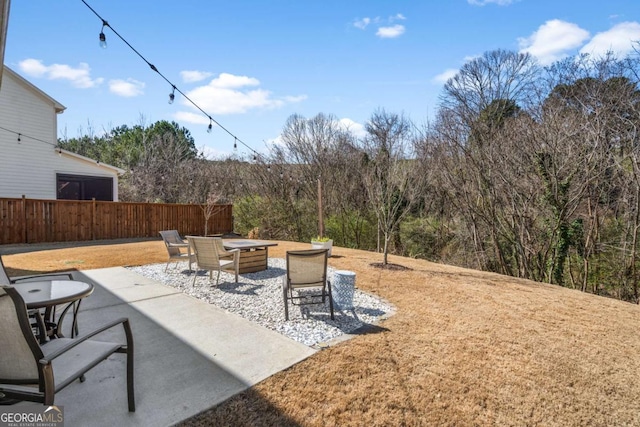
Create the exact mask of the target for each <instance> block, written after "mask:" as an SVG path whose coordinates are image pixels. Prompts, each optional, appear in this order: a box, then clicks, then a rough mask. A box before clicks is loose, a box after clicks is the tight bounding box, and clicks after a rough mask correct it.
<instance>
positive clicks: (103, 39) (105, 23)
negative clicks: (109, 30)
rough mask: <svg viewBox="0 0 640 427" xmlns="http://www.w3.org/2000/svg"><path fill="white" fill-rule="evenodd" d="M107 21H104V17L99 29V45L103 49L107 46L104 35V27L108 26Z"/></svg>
mask: <svg viewBox="0 0 640 427" xmlns="http://www.w3.org/2000/svg"><path fill="white" fill-rule="evenodd" d="M108 26H109V23H108V22H107V21H105V20H104V19H103V20H102V29H101V30H100V36H99V37H100V47H101V48H103V49H106V48H107V36H105V35H104V27H108Z"/></svg>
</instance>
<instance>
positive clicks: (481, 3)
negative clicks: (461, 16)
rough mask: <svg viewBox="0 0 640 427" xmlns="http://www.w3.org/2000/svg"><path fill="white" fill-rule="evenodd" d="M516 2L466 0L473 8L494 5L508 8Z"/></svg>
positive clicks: (506, 0)
mask: <svg viewBox="0 0 640 427" xmlns="http://www.w3.org/2000/svg"><path fill="white" fill-rule="evenodd" d="M515 1H516V0H467V2H468V3H469V4H472V5H474V6H484V5H487V4H491V3H495V4H497V5H498V6H509V5H510V4H511V3H514V2H515Z"/></svg>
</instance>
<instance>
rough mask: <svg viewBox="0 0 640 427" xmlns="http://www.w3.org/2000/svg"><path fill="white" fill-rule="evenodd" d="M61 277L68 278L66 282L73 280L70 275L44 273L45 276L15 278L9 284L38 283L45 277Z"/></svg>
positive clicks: (35, 275)
mask: <svg viewBox="0 0 640 427" xmlns="http://www.w3.org/2000/svg"><path fill="white" fill-rule="evenodd" d="M62 276H66V277H68V279H67V280H73V276H72V275H71V273H45V274H34V275H32V276H20V277H16V278H15V279H11V280H10V282H11V283H12V284H13V283H20V282H22V281H25V280H26V281H29V280H30V281H38V280H42V279H46V278H47V277H62Z"/></svg>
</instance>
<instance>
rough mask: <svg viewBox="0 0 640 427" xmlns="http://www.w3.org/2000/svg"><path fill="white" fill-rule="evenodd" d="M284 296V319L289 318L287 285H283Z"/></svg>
mask: <svg viewBox="0 0 640 427" xmlns="http://www.w3.org/2000/svg"><path fill="white" fill-rule="evenodd" d="M282 296H283V297H284V319H285V320H289V301H288V299H287V287H286V286H283V287H282Z"/></svg>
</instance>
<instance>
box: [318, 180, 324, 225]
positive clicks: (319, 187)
mask: <svg viewBox="0 0 640 427" xmlns="http://www.w3.org/2000/svg"><path fill="white" fill-rule="evenodd" d="M322 210H323V209H322V180H321V179H320V178H318V236H319V237H324V215H323V213H322Z"/></svg>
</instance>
